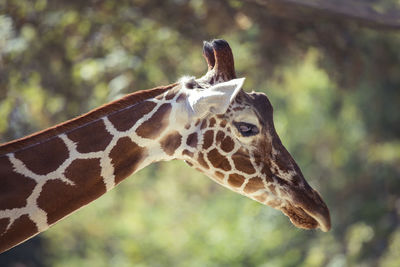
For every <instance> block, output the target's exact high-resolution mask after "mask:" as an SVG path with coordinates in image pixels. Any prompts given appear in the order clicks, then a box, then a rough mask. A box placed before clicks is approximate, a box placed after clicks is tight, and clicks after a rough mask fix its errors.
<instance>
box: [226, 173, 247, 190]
mask: <svg viewBox="0 0 400 267" xmlns="http://www.w3.org/2000/svg"><path fill="white" fill-rule="evenodd" d="M244 180H245V178H244V177H243V176H242V175H240V174H236V173H233V174H230V175H229V179H228V183H229V184H230V185H231V186H233V187H240V186H242V184H243V183H244Z"/></svg>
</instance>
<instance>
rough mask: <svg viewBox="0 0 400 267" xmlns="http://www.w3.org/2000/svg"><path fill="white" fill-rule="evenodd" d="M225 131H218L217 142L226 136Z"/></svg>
mask: <svg viewBox="0 0 400 267" xmlns="http://www.w3.org/2000/svg"><path fill="white" fill-rule="evenodd" d="M224 136H225V133H224V132H222V131H218V133H217V137H216V138H215V139H216V141H217V142H221V140H222V139H223V138H224Z"/></svg>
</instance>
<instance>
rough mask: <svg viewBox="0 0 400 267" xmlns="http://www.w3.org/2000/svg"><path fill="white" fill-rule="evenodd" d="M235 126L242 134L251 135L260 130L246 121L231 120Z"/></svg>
mask: <svg viewBox="0 0 400 267" xmlns="http://www.w3.org/2000/svg"><path fill="white" fill-rule="evenodd" d="M233 124H234V125H235V126H236V128H237V129H238V131H239V132H240V134H241V135H243V136H246V137H247V136H252V135H256V134H258V133H259V132H260V131H259V130H258V128H257V126H255V125H254V124H251V123H247V122H233Z"/></svg>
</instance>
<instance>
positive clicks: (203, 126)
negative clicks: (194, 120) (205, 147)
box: [200, 120, 207, 130]
mask: <svg viewBox="0 0 400 267" xmlns="http://www.w3.org/2000/svg"><path fill="white" fill-rule="evenodd" d="M206 127H207V121H206V120H203V121H202V122H201V125H200V129H202V130H203V129H204V128H206Z"/></svg>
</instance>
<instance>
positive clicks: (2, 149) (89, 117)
mask: <svg viewBox="0 0 400 267" xmlns="http://www.w3.org/2000/svg"><path fill="white" fill-rule="evenodd" d="M176 85H177V83H174V84H170V85H167V86H160V87H156V88H153V89H148V90H142V91H137V92H134V93H131V94H128V95H126V96H124V97H122V98H121V99H118V100H115V101H112V102H110V103H108V104H105V105H103V106H101V107H98V108H95V109H93V110H91V111H89V112H88V113H86V114H83V115H81V116H78V117H76V118H73V119H71V120H69V121H66V122H63V123H60V124H57V125H55V126H53V127H50V128H48V129H45V130H43V131H40V132H36V133H33V134H31V135H28V136H25V137H22V138H20V139H16V140H13V141H10V142H7V143H4V144H2V145H0V157H1V156H3V155H5V154H8V153H11V152H15V151H17V150H19V149H22V148H24V147H27V146H30V145H32V144H36V143H40V142H42V141H44V140H46V139H49V138H51V137H53V136H57V135H59V134H62V133H65V132H68V131H70V130H72V129H74V128H76V127H79V126H81V125H84V124H86V123H89V122H91V121H94V120H97V119H100V118H102V117H103V116H105V115H108V114H110V113H112V112H115V111H118V110H121V109H123V108H125V107H128V106H132V105H135V104H137V103H139V102H142V101H143V100H146V99H149V98H153V97H156V96H158V95H160V94H162V93H164V92H166V91H168V90H169V89H171V88H173V87H175V86H176Z"/></svg>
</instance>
